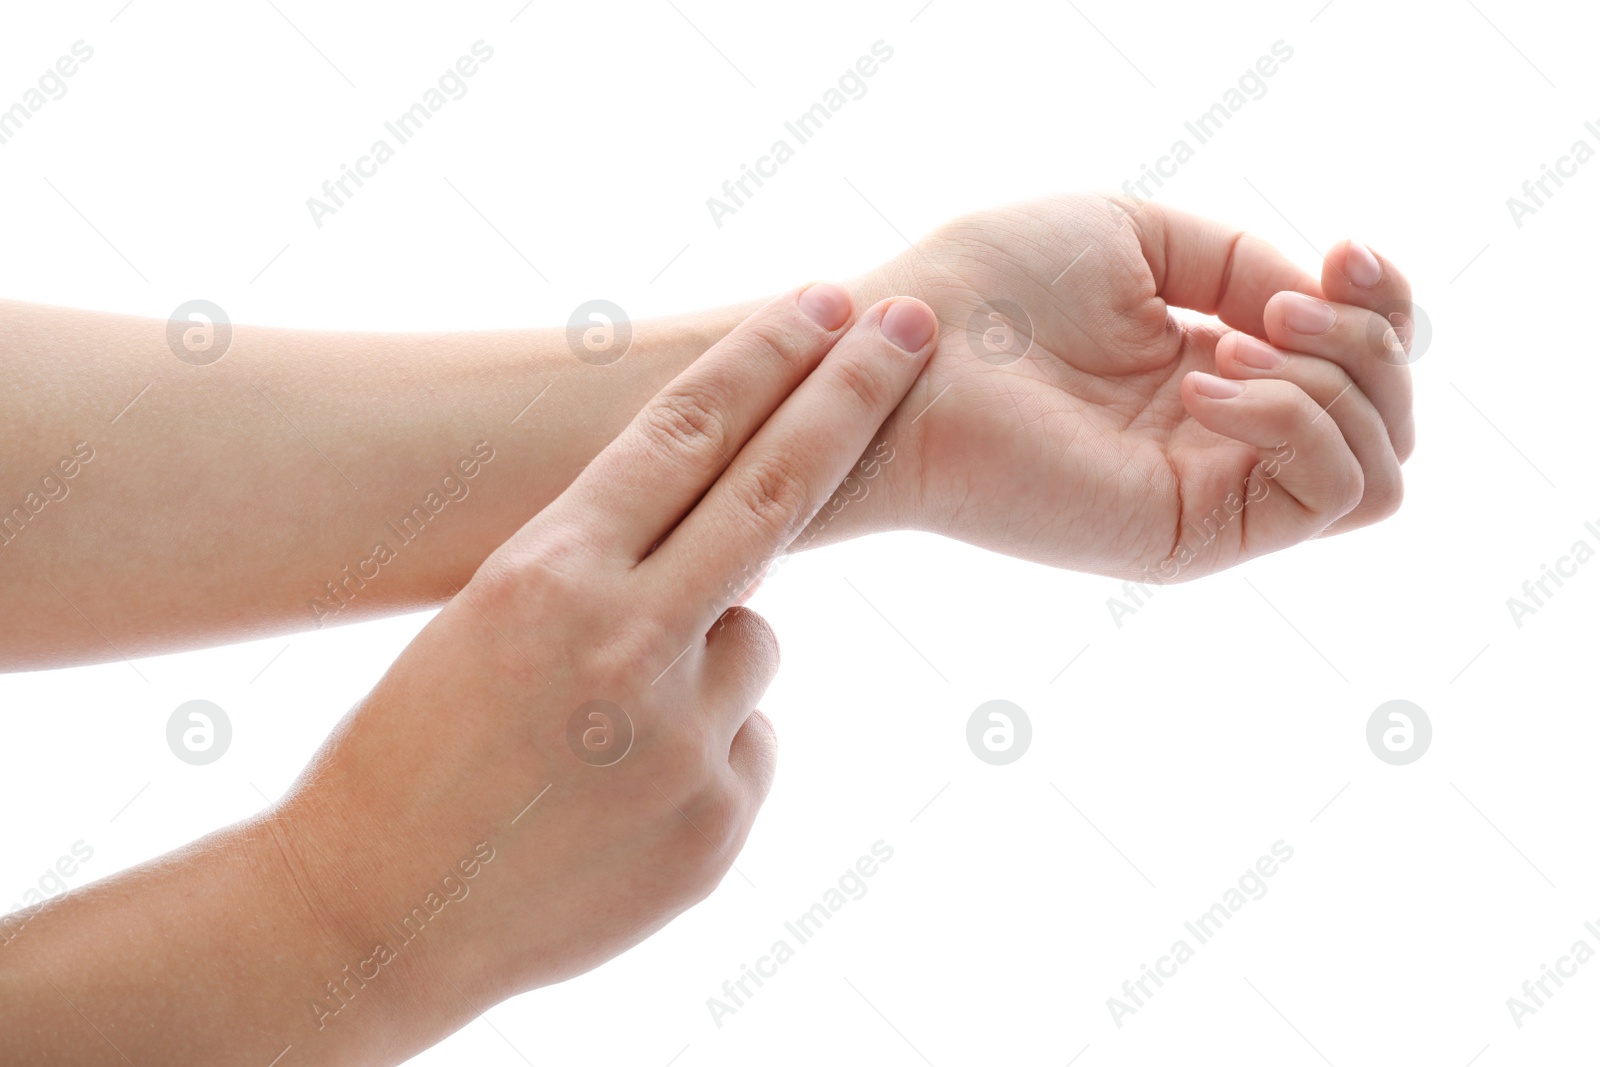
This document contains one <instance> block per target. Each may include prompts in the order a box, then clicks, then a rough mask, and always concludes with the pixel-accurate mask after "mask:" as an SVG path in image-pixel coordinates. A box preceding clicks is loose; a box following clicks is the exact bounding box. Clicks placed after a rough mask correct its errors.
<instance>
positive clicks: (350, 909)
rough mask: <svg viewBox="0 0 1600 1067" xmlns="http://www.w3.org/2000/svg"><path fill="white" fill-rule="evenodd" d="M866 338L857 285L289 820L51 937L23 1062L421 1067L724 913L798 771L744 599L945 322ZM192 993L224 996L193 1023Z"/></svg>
mask: <svg viewBox="0 0 1600 1067" xmlns="http://www.w3.org/2000/svg"><path fill="white" fill-rule="evenodd" d="M854 318H855V316H854V314H853V310H852V305H851V302H850V299H849V296H848V294H847V293H845V291H844V290H842V289H840V288H838V287H837V286H827V285H817V286H813V287H811V288H810V289H808V290H806V291H805V292H804V293H801V292H798V291H797V292H791V293H787V294H785V295H783V296H781V297H779V298H777V299H776V300H774V301H773V302H771V303H770V304H768V305H767V306H766V307H764V308H763V309H761V310H760V311H758V312H757V313H756V314H755V315H754V316H753V317H752V318H751V319H750V320H749V321H748V322H746V323H745V324H744V325H743V326H741V327H740V328H739V329H737V330H735V331H734V332H733V333H732V334H730V335H729V336H728V337H727V338H725V339H724V340H723V341H721V342H719V343H718V344H717V345H715V346H713V347H712V349H711V350H710V351H709V352H707V353H706V354H705V355H704V357H703V358H702V359H700V360H699V361H697V362H696V363H695V364H694V366H693V367H691V368H690V369H689V370H688V371H686V372H685V373H684V374H683V375H681V376H679V378H677V379H676V380H674V381H673V382H672V383H671V384H670V385H669V386H668V387H667V388H666V389H665V390H663V391H662V392H661V393H660V394H659V395H658V396H656V397H655V398H654V399H653V400H652V401H651V402H650V403H649V404H648V405H646V406H645V408H644V409H643V410H642V411H640V413H639V414H638V415H637V417H636V418H635V419H634V420H633V422H632V423H630V424H629V426H628V427H627V428H626V429H625V430H624V431H623V433H622V434H621V435H620V436H619V437H618V438H617V440H616V441H614V442H613V443H612V444H611V445H610V446H608V447H607V448H606V449H605V450H604V451H603V452H602V453H601V454H600V455H599V456H598V457H597V458H596V459H595V460H594V462H593V463H592V464H590V466H589V467H588V468H587V469H586V470H585V471H584V472H583V473H582V474H581V475H580V476H579V477H578V478H577V479H576V480H575V481H574V482H573V484H572V485H571V486H570V487H569V488H568V489H567V491H566V492H565V493H563V494H562V495H561V496H560V497H559V498H558V499H557V500H555V501H554V502H553V503H552V504H551V505H550V506H549V507H547V508H545V509H544V510H543V511H542V512H541V513H540V514H539V515H538V516H536V517H535V518H534V519H532V520H531V521H530V522H528V523H527V524H526V525H525V526H524V527H523V528H522V529H521V530H519V531H518V532H517V533H516V534H514V535H513V536H512V537H511V538H510V539H509V540H508V541H507V542H506V543H505V544H504V545H502V546H501V547H500V548H498V549H496V550H495V552H494V553H493V554H492V555H491V556H490V557H489V559H488V560H487V561H485V563H484V565H483V566H482V567H481V568H479V570H478V572H477V573H476V574H475V575H474V576H473V578H472V579H471V580H470V581H469V582H468V583H467V586H466V588H465V589H463V590H462V591H461V593H460V594H459V595H458V596H456V597H455V598H453V599H452V600H451V602H450V603H449V605H447V606H446V607H445V609H444V610H443V611H441V612H440V613H439V614H438V615H437V616H435V617H434V619H433V620H432V621H431V622H430V623H429V624H428V626H427V627H425V628H424V630H423V631H422V633H421V634H420V635H418V637H417V639H416V640H415V641H414V642H413V643H412V644H411V645H410V646H409V647H408V648H407V649H406V651H405V652H404V653H403V654H402V655H401V657H400V658H399V659H398V660H397V661H396V662H395V664H394V665H393V667H392V668H391V669H390V670H389V672H388V673H387V674H386V675H385V676H384V678H383V679H382V681H380V682H379V683H378V685H377V687H376V688H374V690H373V691H372V693H371V694H370V696H368V698H367V699H366V700H365V701H363V702H362V704H361V705H359V706H358V707H357V708H356V709H355V710H354V711H352V713H351V714H350V715H349V716H348V717H347V718H346V719H345V721H344V722H343V723H342V724H341V725H340V726H339V728H338V729H337V730H336V731H335V732H334V734H333V736H332V737H330V738H329V739H328V742H327V743H326V745H325V746H324V747H323V749H322V751H321V752H320V753H319V754H318V755H317V757H316V758H315V759H314V760H313V761H312V763H311V765H310V766H309V767H307V769H306V771H305V773H304V774H303V775H302V776H301V778H300V780H299V782H298V783H297V784H296V785H295V786H294V788H293V789H292V790H291V791H290V793H289V794H288V796H286V797H285V798H284V799H283V800H282V801H281V802H280V803H278V804H277V805H275V806H274V807H273V808H272V809H271V810H270V811H269V812H267V813H266V814H265V815H263V816H262V817H261V818H259V819H256V820H252V821H251V822H250V823H247V824H243V825H241V826H238V827H234V828H231V829H229V830H226V831H223V832H222V833H220V834H217V835H213V837H211V838H208V839H206V840H204V841H201V842H197V843H196V844H195V845H194V846H192V847H191V848H189V849H186V850H184V851H183V852H181V853H179V854H176V855H174V856H172V857H170V858H168V859H167V860H166V861H164V862H162V863H159V864H151V865H147V866H145V867H140V868H136V869H134V870H132V871H129V872H126V873H124V874H121V875H118V876H116V877H113V878H110V879H107V880H105V881H103V882H100V883H96V884H95V885H93V886H91V887H88V888H86V889H84V890H83V891H81V892H76V893H73V894H70V895H69V896H68V897H66V898H64V899H60V900H58V901H57V902H55V903H53V904H50V905H47V906H45V907H44V908H42V909H38V910H36V911H35V912H33V913H27V914H24V916H23V918H24V920H25V922H24V925H23V926H22V927H21V928H20V930H18V931H17V932H15V933H14V934H13V935H12V936H11V937H10V939H9V940H8V941H7V943H6V944H5V945H4V946H3V948H0V1004H3V1005H4V1006H5V1015H6V1025H5V1026H4V1027H3V1028H0V1059H3V1060H4V1061H5V1062H8V1063H11V1062H17V1063H22V1062H28V1063H33V1062H43V1061H45V1060H46V1057H47V1056H48V1057H51V1058H53V1059H55V1060H56V1061H59V1062H71V1063H75V1064H90V1063H107V1064H112V1063H119V1062H133V1063H239V1064H253V1065H257V1067H259V1065H260V1064H265V1063H267V1062H269V1061H272V1060H273V1058H274V1057H275V1056H277V1055H278V1054H279V1053H280V1052H282V1051H284V1050H285V1048H286V1047H287V1048H288V1049H289V1051H290V1052H291V1054H292V1056H293V1059H292V1060H288V1059H286V1060H285V1062H293V1063H296V1064H300V1063H339V1064H350V1063H361V1064H382V1063H394V1062H398V1061H399V1060H402V1059H405V1058H407V1057H408V1056H410V1055H413V1054H415V1053H416V1052H417V1051H419V1050H421V1049H422V1048H425V1047H427V1046H428V1045H430V1044H432V1043H434V1042H436V1041H437V1040H439V1039H440V1038H441V1037H443V1036H445V1035H446V1034H448V1033H450V1032H451V1031H453V1030H455V1029H457V1028H458V1027H460V1026H462V1025H464V1024H465V1023H466V1022H468V1021H469V1020H470V1019H472V1018H473V1017H474V1016H476V1015H477V1014H478V1013H479V1012H481V1011H482V1010H483V1009H484V1008H486V1007H487V1006H489V1005H491V1004H494V1003H497V1002H498V1001H500V1000H503V999H505V998H506V997H508V996H511V995H513V994H515V993H518V992H521V991H523V990H527V989H532V988H535V987H538V986H542V985H548V984H550V983H552V982H558V981H561V980H563V979H566V978H570V977H572V976H573V975H576V974H579V973H581V972H583V971H585V970H588V969H589V968H591V967H594V966H595V965H597V964H599V963H600V962H602V961H604V960H606V959H609V958H610V957H612V956H614V955H616V954H617V953H619V952H621V951H623V950H624V949H626V948H628V947H629V946H631V945H633V944H635V943H637V942H638V941H640V940H642V939H643V938H644V937H647V936H648V935H649V934H650V933H652V932H653V931H654V930H656V929H658V928H659V927H661V926H662V925H664V924H665V923H666V922H667V921H668V920H670V919H671V918H672V917H673V916H675V915H677V914H678V913H679V912H681V911H683V910H684V909H685V908H687V907H689V906H690V905H692V904H694V903H696V902H697V901H699V900H701V899H702V898H704V897H705V896H706V895H707V894H708V893H710V891H711V890H712V889H713V888H714V887H715V886H716V885H717V884H718V883H719V882H720V881H721V879H722V876H723V875H724V874H725V873H726V872H727V870H728V869H729V867H730V865H731V864H732V862H733V859H732V857H733V856H734V855H736V854H737V853H738V851H739V849H740V847H741V846H742V844H743V842H744V840H745V837H746V835H747V834H748V833H749V831H750V826H751V823H752V822H753V820H754V818H755V814H756V811H757V809H758V808H759V807H760V804H761V802H762V800H763V798H764V797H765V796H766V793H767V790H768V788H769V786H770V784H771V781H772V774H773V767H774V759H775V752H774V748H775V744H774V739H773V734H772V728H771V725H770V724H769V723H768V722H767V721H766V719H765V718H764V717H763V716H761V714H760V713H759V712H757V711H755V710H754V708H755V702H756V700H757V699H759V697H760V696H761V694H762V693H763V692H764V691H765V690H766V687H767V685H768V684H769V683H770V681H771V680H772V677H773V674H774V673H775V672H776V669H777V660H778V656H777V643H776V641H775V639H774V638H773V635H772V632H771V630H770V628H768V626H767V624H766V623H765V622H764V621H763V620H761V618H760V617H759V616H757V615H755V614H754V613H753V612H750V611H748V610H747V609H744V608H740V607H733V608H731V609H730V607H729V604H730V602H731V600H732V599H733V597H734V595H735V594H736V593H737V592H738V591H739V590H740V589H741V588H742V583H743V582H745V581H746V576H747V574H748V573H750V572H751V570H752V569H755V568H759V567H761V566H763V565H764V564H765V562H766V561H768V560H770V559H772V558H773V557H774V556H775V555H777V554H778V553H780V552H782V551H783V550H784V548H785V547H787V545H788V544H789V543H790V541H791V540H793V538H794V536H795V534H796V533H797V532H798V531H799V530H800V529H802V528H803V527H804V525H805V524H806V522H807V521H808V520H810V519H811V517H812V516H813V515H815V514H816V513H817V511H818V509H819V508H821V507H822V506H823V504H824V503H825V502H826V501H827V500H828V499H829V497H830V496H831V495H832V493H833V492H834V489H835V487H836V486H838V485H839V484H840V482H841V481H843V480H844V479H845V478H846V476H847V475H848V474H849V473H850V472H851V469H852V467H853V466H854V465H855V464H856V462H857V459H858V457H859V456H860V455H861V453H862V452H863V451H864V450H865V449H866V448H867V447H868V446H869V445H870V444H871V442H872V436H873V434H874V432H875V431H876V429H877V427H878V426H879V424H880V423H882V421H883V420H884V419H885V418H886V417H887V416H888V414H889V412H890V411H891V410H893V408H894V406H895V405H896V404H897V403H898V402H899V401H900V399H901V397H902V396H903V395H904V394H905V391H906V389H907V388H909V387H910V385H911V383H912V381H913V380H914V379H915V378H916V377H917V375H918V374H919V373H920V372H921V370H922V368H923V365H924V364H925V363H926V361H927V358H928V356H929V354H930V352H931V349H932V340H933V333H934V325H935V324H934V321H933V316H932V312H931V311H930V310H929V309H928V308H927V307H926V305H923V304H922V303H920V302H918V301H915V300H899V301H885V302H882V303H879V304H877V305H875V306H874V307H872V308H869V309H867V310H866V311H865V312H864V313H863V314H862V315H861V316H860V318H859V320H856V321H855V322H854V325H853V326H852V325H851V320H852V319H854ZM886 324H887V325H886ZM891 338H898V339H899V340H900V342H901V343H905V344H908V345H909V348H902V347H900V346H899V344H896V343H894V342H893V341H892V340H891ZM919 338H920V340H919ZM836 342H837V343H836ZM730 457H731V460H730ZM619 487H622V488H625V490H626V491H622V492H619V491H618V489H619ZM730 590H732V592H730ZM597 700H602V701H606V702H608V703H607V706H606V709H605V710H604V711H603V712H595V711H593V705H592V703H591V702H593V701H597ZM618 709H620V710H618ZM597 714H599V715H603V716H604V718H596V717H594V716H595V715H597ZM441 723H444V724H446V726H445V728H443V729H441ZM595 731H599V735H598V736H597V735H596V734H595ZM623 735H626V736H627V738H628V740H627V741H626V743H624V742H623V741H621V740H619V738H620V737H621V736H623ZM575 745H576V746H578V748H576V749H575V748H574V746H575ZM579 751H582V752H585V753H592V754H593V759H592V760H589V759H583V758H580V756H579V755H578V753H579ZM396 841H402V842H404V843H405V847H404V848H395V847H393V843H394V842H396ZM175 903H176V906H174V905H175ZM530 917H532V921H530ZM408 918H410V919H411V921H412V922H414V923H415V927H414V928H410V929H402V928H400V927H397V925H396V924H397V923H404V922H406V921H407V919H408ZM407 933H410V934H411V935H412V937H414V940H409V939H407V938H406V934H407ZM346 968H349V970H347V969H346ZM352 971H353V972H354V977H353V978H352V977H351V972H352ZM180 989H182V990H189V991H197V990H203V991H204V995H203V996H198V997H186V998H182V1007H181V1016H180V1014H178V1013H177V1012H175V1010H174V991H176V990H180ZM246 1021H248V1025H244V1024H245V1023H246Z"/></svg>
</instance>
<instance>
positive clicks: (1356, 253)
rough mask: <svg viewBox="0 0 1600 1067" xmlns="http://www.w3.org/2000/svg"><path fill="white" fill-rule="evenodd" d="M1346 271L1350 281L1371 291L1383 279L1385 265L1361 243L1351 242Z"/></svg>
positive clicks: (1345, 261)
mask: <svg viewBox="0 0 1600 1067" xmlns="http://www.w3.org/2000/svg"><path fill="white" fill-rule="evenodd" d="M1344 269H1345V272H1346V274H1347V275H1348V277H1349V278H1350V281H1351V282H1353V283H1354V284H1356V285H1359V286H1360V287H1361V288H1363V289H1371V288H1372V287H1373V286H1374V285H1377V284H1378V279H1379V278H1381V277H1383V265H1382V264H1380V263H1379V262H1378V257H1377V256H1375V255H1373V254H1372V250H1371V249H1370V248H1368V247H1367V246H1366V245H1364V244H1362V243H1361V242H1360V241H1351V242H1350V251H1348V252H1346V253H1345V257H1344Z"/></svg>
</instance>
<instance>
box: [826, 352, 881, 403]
mask: <svg viewBox="0 0 1600 1067" xmlns="http://www.w3.org/2000/svg"><path fill="white" fill-rule="evenodd" d="M884 343H885V344H887V343H888V342H884ZM834 376H835V378H836V379H837V381H838V383H839V388H840V389H843V390H845V391H847V392H848V393H850V394H852V395H854V396H855V398H856V399H857V400H859V401H860V402H861V404H862V406H863V407H865V408H867V409H868V410H869V411H880V410H882V409H883V408H886V407H888V406H889V402H890V400H891V399H892V397H891V395H890V388H889V380H888V377H887V376H886V375H885V374H884V373H883V371H882V370H881V369H880V368H878V367H875V366H873V365H872V364H871V363H869V362H867V361H865V360H861V359H844V360H840V361H839V365H838V367H837V368H836V369H835V370H834Z"/></svg>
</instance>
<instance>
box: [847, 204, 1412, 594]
mask: <svg viewBox="0 0 1600 1067" xmlns="http://www.w3.org/2000/svg"><path fill="white" fill-rule="evenodd" d="M852 288H853V290H854V292H855V293H856V296H857V298H858V299H860V300H869V299H875V298H876V296H877V295H879V294H883V293H887V292H908V293H915V294H916V295H918V296H920V297H921V298H922V299H924V300H926V301H927V302H928V303H929V304H930V305H931V306H932V307H933V309H934V311H935V312H936V313H937V314H938V316H939V322H940V338H939V345H938V349H937V351H936V352H935V354H934V356H933V359H932V360H931V361H930V362H929V365H928V369H927V371H926V372H925V373H924V374H923V377H922V379H921V380H920V381H919V382H918V383H917V384H916V386H915V387H914V388H913V389H912V390H911V392H910V394H909V395H908V396H907V398H906V402H905V404H904V405H902V407H901V408H900V410H898V411H897V412H896V413H895V415H894V417H893V418H892V419H891V420H890V422H889V424H888V425H887V426H886V428H885V429H886V431H887V432H888V433H890V434H891V435H892V436H894V437H895V438H896V441H897V452H896V455H897V458H896V460H895V462H894V464H893V465H892V466H890V467H889V469H888V476H887V477H886V478H885V479H884V482H883V483H882V486H881V493H880V498H879V500H877V501H875V502H873V503H872V504H871V505H869V506H868V507H866V508H863V509H861V510H860V511H858V512H857V513H855V514H853V515H850V516H847V517H846V518H845V520H844V521H843V522H841V523H840V524H839V525H837V526H836V527H835V528H834V533H835V534H837V535H840V536H843V535H847V534H852V533H856V532H860V531H858V530H856V529H854V527H855V526H857V525H863V524H864V525H869V526H877V525H882V526H891V525H912V526H917V527H920V528H924V529H929V530H934V531H936V532H940V533H945V534H948V535H950V536H953V537H957V538H960V539H961V540H964V541H969V542H971V543H974V544H978V545H982V546H984V547H987V548H991V549H994V550H995V551H998V552H1004V553H1006V554H1008V555H1013V556H1022V557H1025V558H1029V559H1033V560H1037V561H1039V562H1044V563H1049V564H1052V565H1055V566H1063V567H1072V568H1075V569H1078V570H1085V571H1091V572H1095V573H1099V574H1107V575H1114V576H1117V577H1127V578H1134V579H1139V580H1144V581H1170V580H1175V579H1178V578H1190V577H1197V576H1199V575H1202V574H1207V573H1211V572H1214V571H1217V570H1221V569H1223V568H1226V567H1230V566H1233V565H1234V564H1237V563H1240V562H1243V561H1244V560H1246V559H1249V558H1251V557H1253V556H1257V555H1261V554H1263V553H1266V552H1272V551H1276V550H1278V549H1281V548H1285V547H1288V546H1290V545H1293V544H1296V543H1298V542H1300V541H1304V540H1307V539H1309V538H1311V537H1315V536H1318V535H1319V534H1325V533H1338V532H1342V531H1344V530H1348V529H1353V528H1355V527H1358V526H1363V525H1366V524H1368V523H1372V522H1376V521H1378V520H1379V519H1382V518H1384V517H1385V516H1387V515H1389V514H1391V513H1392V512H1393V511H1394V510H1395V508H1397V507H1398V506H1399V503H1400V496H1401V482H1400V469H1399V467H1400V463H1401V462H1403V461H1404V460H1405V459H1406V457H1407V456H1409V455H1410V453H1411V449H1412V444H1413V438H1414V428H1413V423H1412V417H1411V382H1410V377H1409V371H1408V368H1407V366H1406V364H1407V357H1406V355H1405V354H1404V351H1405V350H1406V349H1408V348H1409V344H1410V340H1411V339H1410V325H1411V291H1410V287H1409V286H1408V285H1407V283H1406V280H1405V278H1404V277H1403V276H1401V274H1400V272H1399V271H1398V270H1396V269H1395V267H1394V265H1393V264H1391V263H1389V262H1388V261H1387V260H1384V259H1382V258H1381V257H1377V256H1374V255H1373V254H1372V253H1370V252H1368V251H1367V250H1366V249H1365V248H1364V247H1363V246H1359V245H1356V244H1354V243H1343V244H1341V245H1338V246H1336V247H1335V249H1334V250H1333V252H1332V253H1331V254H1330V255H1329V257H1328V259H1327V261H1326V262H1325V264H1324V267H1323V276H1322V280H1321V282H1320V284H1319V283H1318V281H1317V280H1316V279H1313V278H1311V277H1310V276H1308V275H1307V274H1305V273H1304V272H1303V271H1301V270H1300V269H1299V268H1297V267H1295V266H1294V265H1293V264H1292V263H1291V262H1290V261H1289V260H1288V259H1287V258H1285V257H1284V256H1283V255H1282V254H1281V253H1279V252H1278V251H1276V250H1275V249H1273V248H1272V247H1271V246H1269V245H1267V244H1266V243H1265V242H1263V241H1261V240H1259V239H1257V238H1254V237H1251V236H1249V235H1246V234H1244V233H1242V232H1241V231H1238V230H1235V229H1231V228H1228V227H1225V226H1223V225H1221V224H1218V223H1213V222H1209V221H1205V220H1202V219H1198V218H1195V217H1193V216H1190V215H1186V214H1184V213H1182V212H1178V211H1173V210H1170V209H1167V208H1163V207H1161V206H1159V205H1156V204H1153V203H1144V204H1142V205H1137V206H1135V205H1133V204H1130V203H1123V202H1120V201H1114V200H1110V199H1107V198H1105V197H1099V196H1065V197H1058V198H1051V199H1045V200H1038V201H1034V202H1031V203H1027V204H1021V205H1017V206H1014V207H1010V208H1005V209H1001V210H995V211H987V212H980V213H978V214H974V215H969V216H966V217H964V218H961V219H958V220H956V221H954V222H951V223H949V224H947V225H946V226H943V227H941V228H940V229H939V230H938V231H937V232H935V233H934V234H932V235H931V236H929V237H927V238H925V239H923V240H921V241H919V242H918V243H917V244H916V245H915V246H914V247H913V248H912V249H910V250H909V251H907V252H906V253H904V254H903V255H901V256H899V257H897V258H896V259H894V260H893V261H891V262H889V263H887V264H885V265H884V266H883V267H881V268H879V269H878V270H876V271H873V272H871V273H870V274H868V275H866V276H864V277H862V278H860V279H857V280H856V282H854V283H853V284H852ZM1295 294H1304V295H1305V296H1309V297H1311V298H1312V299H1311V300H1304V299H1302V298H1301V297H1299V296H1296V295H1295ZM1169 306H1176V307H1184V308H1190V309H1193V310H1196V311H1199V312H1203V313H1206V314H1211V315H1216V316H1217V317H1218V318H1219V319H1220V320H1221V323H1222V324H1221V325H1217V324H1196V323H1194V322H1192V321H1182V320H1179V319H1177V318H1175V317H1174V316H1173V315H1172V314H1171V313H1170V311H1169ZM1391 326H1392V327H1393V329H1394V332H1391ZM1402 345H1403V346H1404V348H1401V347H1398V346H1402ZM1280 357H1283V359H1282V361H1281V362H1279V358H1280ZM1217 376H1220V377H1222V378H1225V379H1228V381H1225V382H1224V381H1218V380H1217ZM1230 383H1236V384H1238V385H1240V386H1242V389H1241V390H1239V391H1238V393H1237V395H1228V396H1224V395H1223V394H1225V393H1226V394H1232V393H1233V392H1234V390H1233V388H1232V384H1230ZM830 539H831V538H830Z"/></svg>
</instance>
